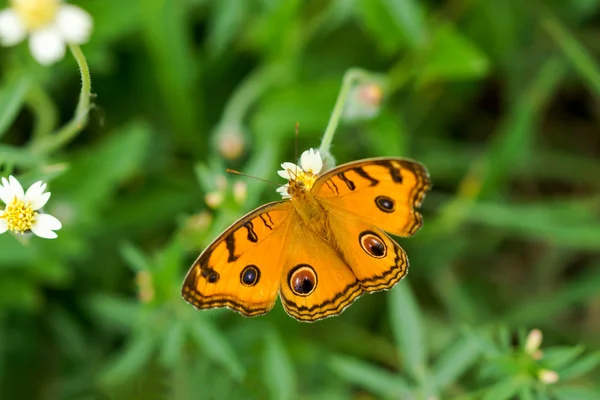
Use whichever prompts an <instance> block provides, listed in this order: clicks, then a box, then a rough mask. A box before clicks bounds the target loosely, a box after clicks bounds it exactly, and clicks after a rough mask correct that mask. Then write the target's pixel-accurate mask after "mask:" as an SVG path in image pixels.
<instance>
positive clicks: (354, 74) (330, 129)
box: [319, 68, 371, 157]
mask: <svg viewBox="0 0 600 400" xmlns="http://www.w3.org/2000/svg"><path fill="white" fill-rule="evenodd" d="M370 76H371V74H370V73H368V72H367V71H365V70H363V69H360V68H351V69H349V70H348V71H346V73H345V74H344V78H343V80H342V88H341V89H340V93H339V94H338V97H337V100H336V101H335V106H334V107H333V111H332V113H331V117H330V118H329V123H328V124H327V128H326V129H325V134H324V135H323V139H322V140H321V146H320V147H319V152H320V153H321V154H322V155H323V156H325V157H330V156H331V155H330V153H329V148H330V147H331V142H332V141H333V136H334V135H335V131H336V129H337V127H338V125H339V123H340V119H341V118H342V113H343V112H344V106H345V105H346V100H347V99H348V95H349V94H350V89H352V87H353V86H354V84H355V83H356V82H357V81H366V80H369V78H370Z"/></svg>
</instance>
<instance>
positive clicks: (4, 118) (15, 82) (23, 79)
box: [0, 75, 31, 159]
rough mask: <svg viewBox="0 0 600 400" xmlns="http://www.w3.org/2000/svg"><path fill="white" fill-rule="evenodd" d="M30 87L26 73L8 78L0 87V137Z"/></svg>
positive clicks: (17, 112)
mask: <svg viewBox="0 0 600 400" xmlns="http://www.w3.org/2000/svg"><path fill="white" fill-rule="evenodd" d="M30 87H31V80H30V78H29V77H28V76H26V75H19V76H17V77H15V78H13V79H10V80H9V81H8V82H7V83H6V84H4V85H3V86H2V87H1V88H0V138H1V137H2V136H4V134H5V133H6V131H7V130H8V128H9V127H10V125H11V124H12V123H13V121H14V120H15V118H16V117H17V115H18V114H19V110H20V109H21V107H22V106H23V103H24V102H25V96H26V95H27V91H28V90H29V89H30ZM0 159H1V158H0Z"/></svg>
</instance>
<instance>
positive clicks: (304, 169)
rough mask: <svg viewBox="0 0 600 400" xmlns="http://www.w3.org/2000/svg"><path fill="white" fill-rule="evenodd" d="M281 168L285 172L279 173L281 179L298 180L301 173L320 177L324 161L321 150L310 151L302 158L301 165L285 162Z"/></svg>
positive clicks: (303, 154)
mask: <svg viewBox="0 0 600 400" xmlns="http://www.w3.org/2000/svg"><path fill="white" fill-rule="evenodd" d="M281 168H283V170H281V171H277V173H278V174H279V176H280V177H282V178H283V179H287V180H290V179H297V177H298V175H299V174H301V173H309V174H312V175H318V174H319V172H321V169H322V168H323V160H322V159H321V154H320V153H319V150H315V149H308V150H306V151H305V152H304V153H302V155H301V156H300V165H296V164H294V163H291V162H284V163H283V164H281ZM290 173H291V174H290Z"/></svg>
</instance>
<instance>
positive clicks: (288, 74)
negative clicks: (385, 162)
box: [0, 0, 600, 400]
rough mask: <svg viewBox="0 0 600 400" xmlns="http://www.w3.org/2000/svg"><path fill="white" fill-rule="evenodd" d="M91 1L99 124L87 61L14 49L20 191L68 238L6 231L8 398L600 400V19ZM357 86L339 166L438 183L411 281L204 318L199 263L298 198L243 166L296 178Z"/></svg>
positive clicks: (4, 61)
mask: <svg viewBox="0 0 600 400" xmlns="http://www.w3.org/2000/svg"><path fill="white" fill-rule="evenodd" d="M73 2H74V3H76V4H78V5H79V6H81V7H82V8H85V9H86V10H87V11H88V12H89V13H90V14H91V15H92V17H93V18H94V33H93V35H92V37H91V40H90V42H89V43H88V44H86V45H83V46H82V47H81V49H82V51H83V53H84V54H85V59H86V60H87V64H89V67H90V72H91V77H92V80H91V84H92V93H93V96H92V97H91V102H92V105H91V107H90V108H89V109H88V107H87V106H86V105H85V102H82V101H79V103H78V99H79V98H78V96H79V88H80V84H81V81H82V78H83V83H84V85H85V83H86V74H85V68H84V69H83V75H80V73H79V69H78V67H82V66H84V64H82V59H81V58H80V57H78V53H77V48H71V51H72V53H71V54H68V55H67V57H66V58H65V60H63V61H61V62H59V63H58V64H56V65H54V66H52V67H49V68H43V67H41V66H39V65H37V64H36V63H35V61H33V60H32V58H31V56H30V54H29V50H28V48H27V45H26V44H21V45H19V46H16V47H13V48H7V47H2V48H1V50H0V140H1V143H0V176H2V177H7V176H8V175H14V176H16V177H18V178H19V180H20V181H21V183H23V184H24V185H25V186H27V185H29V184H32V183H33V182H35V181H37V180H43V181H45V182H48V185H49V190H50V191H51V192H52V197H51V198H50V201H49V203H48V204H47V205H46V207H45V211H46V212H48V213H50V214H52V215H55V216H56V217H57V218H59V219H60V220H61V222H62V224H63V228H62V229H61V230H60V231H58V235H59V237H58V238H57V239H55V240H44V239H40V238H37V237H35V236H20V235H13V234H11V233H4V234H2V235H0V398H3V399H4V398H6V399H17V398H18V399H43V400H45V399H99V398H102V399H104V398H108V399H127V400H131V399H138V398H139V399H176V400H188V399H189V400H191V399H306V400H309V399H310V400H313V399H314V400H317V399H348V398H356V399H398V398H401V399H415V400H417V399H423V400H424V399H428V400H429V399H459V400H461V399H462V400H470V399H486V400H503V399H515V398H519V399H524V400H529V399H542V400H544V399H552V400H574V399H581V400H586V399H597V398H598V393H600V385H599V384H598V383H597V382H599V381H600V369H599V368H598V367H599V364H600V339H599V338H600V334H599V332H600V325H598V320H600V315H599V314H600V307H599V297H598V294H599V293H600V289H599V288H600V272H598V271H600V268H599V267H600V256H599V254H600V252H599V250H600V217H599V216H600V207H599V206H598V205H599V204H600V202H599V200H600V180H599V179H598V175H599V174H600V161H599V160H600V147H599V143H600V142H599V141H598V134H597V126H598V107H597V103H598V96H599V93H600V67H599V63H598V61H597V60H598V59H599V56H600V49H599V48H598V46H597V44H596V42H597V39H596V37H597V35H596V30H597V27H596V25H595V24H594V22H596V21H597V19H598V15H599V14H600V2H599V1H597V0H578V1H570V2H564V1H558V0H556V1H555V0H547V1H535V2H522V1H519V0H507V1H447V2H433V1H416V0H395V1H394V0H327V1H321V0H310V1H300V0H277V1H276V0H243V1H235V0H218V1H217V0H212V1H209V0H168V1H164V0H160V1H159V0H144V1H140V0H129V1H121V0H104V1H95V2H86V1H73ZM8 3H9V2H7V1H0V9H2V8H4V7H7V6H8ZM72 56H74V57H72ZM74 59H75V61H76V62H74ZM84 61H85V60H84ZM84 61H83V62H84ZM78 63H79V65H78ZM348 77H351V78H352V79H350V78H348ZM87 83H89V81H87ZM369 84H370V85H372V86H374V87H375V88H376V90H379V92H375V94H374V95H373V96H374V97H372V98H370V101H372V103H370V104H366V103H361V101H363V102H364V101H365V98H361V97H360V95H359V94H360V91H359V90H353V89H356V88H361V87H363V86H361V85H367V86H368V85H369ZM343 85H346V86H343ZM342 86H343V87H344V88H345V89H348V90H347V92H343V96H342V97H343V98H345V99H346V101H347V102H348V103H350V104H347V107H346V108H345V110H340V111H343V112H344V113H345V114H343V118H342V123H341V124H340V125H339V126H337V130H336V131H337V132H336V136H335V138H334V139H333V144H332V147H331V153H332V156H333V157H334V158H335V160H337V162H338V164H341V163H343V162H346V161H351V160H355V159H360V158H365V157H371V156H380V155H387V156H405V157H410V158H413V159H416V160H419V161H421V162H423V163H424V164H425V165H427V167H428V169H429V171H430V173H431V177H432V181H433V184H434V189H433V190H432V192H431V193H430V194H429V195H428V196H427V198H426V199H425V202H424V204H423V210H422V212H423V214H424V226H423V228H422V229H421V231H420V232H419V233H418V234H417V235H415V237H414V238H411V239H404V238H398V241H399V243H400V244H401V245H402V246H403V247H404V248H405V249H406V251H407V253H408V255H409V258H410V261H411V265H410V273H409V274H408V276H407V278H406V279H405V280H404V281H403V282H401V283H399V284H398V286H397V287H395V288H393V289H392V290H391V291H389V292H385V293H378V294H373V295H368V296H363V297H362V298H360V299H359V300H357V301H356V302H355V303H354V304H353V305H352V306H351V307H350V308H348V310H346V311H345V312H344V313H343V314H342V315H341V316H339V317H335V318H329V319H327V320H325V321H321V322H317V323H314V324H302V323H299V322H297V321H295V320H293V319H291V318H289V317H288V316H287V315H285V313H284V311H283V310H282V308H281V306H280V305H279V304H277V305H276V306H275V308H274V309H273V310H272V311H271V312H270V313H269V314H268V315H266V316H263V317H258V318H253V319H246V318H243V317H241V316H239V315H237V314H235V313H233V312H231V311H229V310H211V311H202V312H200V311H197V310H195V309H194V308H193V307H192V306H190V305H188V304H186V303H185V302H184V301H183V300H182V299H181V296H180V288H181V284H182V281H183V278H184V276H185V273H186V272H187V269H188V267H189V266H190V264H191V263H192V261H193V260H194V258H195V257H197V255H198V254H199V252H200V251H202V250H203V249H204V248H205V247H206V246H207V244H208V243H210V241H211V240H212V239H214V237H215V236H216V235H217V234H218V233H220V232H221V231H222V230H223V229H224V228H226V227H227V226H228V224H230V223H231V222H233V221H234V220H235V219H236V218H238V217H240V216H241V215H242V214H243V213H244V212H247V211H249V210H251V209H252V208H254V207H256V206H258V205H260V204H263V203H264V202H267V201H272V200H275V199H277V195H276V193H275V191H274V190H273V189H274V188H273V187H272V186H271V185H269V184H267V183H265V182H263V181H259V180H252V179H247V178H244V177H240V176H237V175H232V174H226V172H225V170H226V168H232V169H236V170H239V171H241V172H243V173H245V174H248V175H251V176H255V177H259V178H262V179H266V180H272V181H275V182H279V180H278V179H279V178H278V177H277V175H276V170H277V169H278V167H279V164H280V163H281V162H284V161H294V160H293V158H294V153H295V137H294V125H295V123H296V122H298V123H299V127H300V129H299V136H298V138H297V140H298V151H299V152H301V151H303V150H305V149H307V148H309V147H314V148H317V147H318V146H319V144H320V141H321V137H322V136H323V134H324V132H325V130H326V127H327V126H328V120H329V118H330V116H331V114H332V110H334V106H335V105H336V96H338V93H340V90H341V89H342ZM371 88H372V87H371ZM345 89H344V90H345ZM344 93H345V94H344ZM377 93H380V94H381V97H382V98H381V99H378V98H377ZM371 94H373V92H372V93H371ZM81 98H82V99H83V100H86V99H88V96H87V92H86V90H85V86H84V90H83V91H82V93H81ZM379 100H381V102H379ZM367 101H369V99H367ZM337 104H340V103H337ZM367 107H371V108H370V109H369V110H366V108H367ZM365 110H366V111H365ZM367 111H368V112H367ZM332 127H333V128H335V127H336V126H335V124H334V125H333V126H332ZM280 183H283V182H280ZM0 207H3V205H0ZM533 329H540V330H541V331H542V332H543V335H544V341H543V343H542V344H541V345H540V344H539V343H538V344H537V345H532V340H534V339H532V337H535V335H536V334H535V333H531V332H532V330H533ZM534 344H535V343H534ZM556 379H558V380H557V381H556ZM555 381H556V382H555Z"/></svg>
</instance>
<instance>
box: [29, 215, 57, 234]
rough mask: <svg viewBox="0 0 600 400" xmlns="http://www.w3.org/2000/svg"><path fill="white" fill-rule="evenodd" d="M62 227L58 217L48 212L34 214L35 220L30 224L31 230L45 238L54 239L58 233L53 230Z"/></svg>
mask: <svg viewBox="0 0 600 400" xmlns="http://www.w3.org/2000/svg"><path fill="white" fill-rule="evenodd" d="M60 228H62V224H61V223H60V221H59V220H58V219H56V218H55V217H53V216H52V215H50V214H38V215H36V216H35V222H34V223H33V225H32V226H31V231H32V232H33V233H34V234H35V235H37V236H39V237H42V238H45V239H55V238H57V237H58V235H57V234H56V233H55V232H53V231H57V230H59V229H60Z"/></svg>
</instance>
